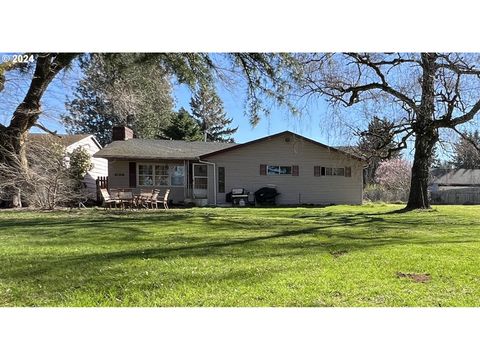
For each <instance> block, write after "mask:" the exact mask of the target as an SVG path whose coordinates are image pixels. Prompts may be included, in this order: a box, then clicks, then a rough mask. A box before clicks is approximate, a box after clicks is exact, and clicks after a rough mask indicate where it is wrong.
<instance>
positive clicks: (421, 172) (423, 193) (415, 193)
mask: <svg viewBox="0 0 480 360" xmlns="http://www.w3.org/2000/svg"><path fill="white" fill-rule="evenodd" d="M437 140H438V136H437V133H436V131H435V130H432V131H431V132H428V133H426V134H423V135H421V134H418V135H417V137H416V139H415V156H414V159H413V166H412V180H411V183H410V194H409V196H408V203H407V207H406V210H414V209H429V208H430V200H429V198H428V192H427V187H428V176H429V171H430V160H431V158H432V153H433V148H434V146H435V143H436V142H437Z"/></svg>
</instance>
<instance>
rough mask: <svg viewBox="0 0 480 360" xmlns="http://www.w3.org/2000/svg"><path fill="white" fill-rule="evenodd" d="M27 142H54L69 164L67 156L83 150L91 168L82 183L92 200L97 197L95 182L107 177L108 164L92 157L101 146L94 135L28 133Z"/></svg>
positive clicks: (103, 160) (46, 143)
mask: <svg viewBox="0 0 480 360" xmlns="http://www.w3.org/2000/svg"><path fill="white" fill-rule="evenodd" d="M27 141H35V142H37V143H38V142H41V143H42V144H45V145H48V144H51V143H54V142H57V143H59V144H61V145H63V146H64V147H65V161H66V162H67V163H68V162H69V160H70V159H69V156H68V154H69V153H71V152H72V151H73V150H74V149H76V148H78V147H82V148H84V149H85V150H86V151H87V152H88V153H89V154H90V156H91V158H90V161H91V163H92V168H91V169H90V170H89V171H88V172H87V174H86V175H85V178H84V179H83V182H84V184H85V187H86V189H87V190H88V193H89V195H90V197H91V198H92V199H96V197H97V185H96V180H97V178H98V177H106V176H108V162H107V160H105V159H102V158H97V157H93V155H94V154H95V153H97V152H98V151H99V150H100V149H102V146H101V145H100V143H99V142H98V140H97V139H96V138H95V136H94V135H90V134H73V135H68V134H56V135H52V134H40V133H30V134H28V140H27Z"/></svg>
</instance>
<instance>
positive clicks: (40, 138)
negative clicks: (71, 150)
mask: <svg viewBox="0 0 480 360" xmlns="http://www.w3.org/2000/svg"><path fill="white" fill-rule="evenodd" d="M88 136H90V134H73V135H69V134H57V135H52V134H40V133H29V134H28V137H27V141H33V142H35V143H42V144H47V143H50V142H59V143H60V144H62V145H64V146H70V145H72V144H75V143H76V142H77V141H80V140H82V139H84V138H86V137H88Z"/></svg>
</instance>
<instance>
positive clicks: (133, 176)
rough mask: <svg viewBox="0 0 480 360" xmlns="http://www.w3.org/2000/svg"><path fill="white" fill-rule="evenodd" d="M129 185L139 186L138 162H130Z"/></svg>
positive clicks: (132, 186)
mask: <svg viewBox="0 0 480 360" xmlns="http://www.w3.org/2000/svg"><path fill="white" fill-rule="evenodd" d="M128 186H130V187H131V188H136V187H137V163H136V162H130V163H128Z"/></svg>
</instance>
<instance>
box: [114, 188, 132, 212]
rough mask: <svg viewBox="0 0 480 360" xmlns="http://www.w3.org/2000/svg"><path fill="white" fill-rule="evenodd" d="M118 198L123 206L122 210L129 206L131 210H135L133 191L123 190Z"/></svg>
mask: <svg viewBox="0 0 480 360" xmlns="http://www.w3.org/2000/svg"><path fill="white" fill-rule="evenodd" d="M118 198H119V200H120V202H121V204H122V208H123V209H125V208H126V207H127V206H128V207H129V208H130V209H133V205H134V197H133V191H132V190H130V189H123V190H120V191H119V192H118Z"/></svg>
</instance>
